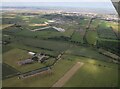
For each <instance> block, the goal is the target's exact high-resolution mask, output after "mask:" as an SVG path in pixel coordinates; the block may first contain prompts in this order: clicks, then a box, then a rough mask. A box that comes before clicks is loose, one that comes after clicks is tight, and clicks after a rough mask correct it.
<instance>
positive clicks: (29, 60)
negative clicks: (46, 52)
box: [18, 59, 33, 65]
mask: <svg viewBox="0 0 120 89" xmlns="http://www.w3.org/2000/svg"><path fill="white" fill-rule="evenodd" d="M31 63H33V60H32V59H26V60H22V61H19V62H18V64H19V65H25V64H31Z"/></svg>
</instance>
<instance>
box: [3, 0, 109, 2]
mask: <svg viewBox="0 0 120 89" xmlns="http://www.w3.org/2000/svg"><path fill="white" fill-rule="evenodd" d="M110 1H111V0H2V2H110Z"/></svg>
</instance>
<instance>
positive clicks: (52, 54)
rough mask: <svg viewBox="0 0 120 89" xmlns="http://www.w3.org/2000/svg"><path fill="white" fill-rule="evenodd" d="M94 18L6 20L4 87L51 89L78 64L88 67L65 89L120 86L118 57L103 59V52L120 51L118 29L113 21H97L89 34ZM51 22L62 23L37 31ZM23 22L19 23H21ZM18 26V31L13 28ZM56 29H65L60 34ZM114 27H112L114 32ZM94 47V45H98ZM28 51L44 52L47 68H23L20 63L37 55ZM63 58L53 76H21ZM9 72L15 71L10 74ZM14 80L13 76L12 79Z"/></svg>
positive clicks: (44, 16)
mask: <svg viewBox="0 0 120 89" xmlns="http://www.w3.org/2000/svg"><path fill="white" fill-rule="evenodd" d="M4 14H5V13H4ZM89 19H91V18H89V17H83V16H67V15H62V14H54V13H52V14H41V13H27V12H25V13H22V12H21V13H16V14H13V15H9V14H8V15H5V16H4V18H3V24H4V28H3V29H2V30H1V31H2V32H3V50H2V53H3V63H4V65H3V69H4V71H3V72H4V74H3V78H4V80H3V87H51V86H52V85H53V84H54V83H56V82H57V81H58V80H59V79H60V78H61V77H62V76H64V75H65V73H67V72H68V70H70V69H71V68H72V67H73V66H74V65H75V64H76V63H77V62H83V63H84V65H83V66H82V67H81V68H80V69H79V70H78V71H77V72H76V73H75V75H73V76H72V77H71V78H70V80H69V81H68V82H67V83H66V84H64V87H116V86H118V64H115V63H113V62H112V60H114V59H112V58H110V57H108V56H105V55H103V54H101V53H100V52H99V51H98V49H99V48H104V49H106V50H107V51H110V52H113V53H115V54H117V53H116V52H119V51H120V49H119V48H118V44H117V42H118V37H117V35H116V34H115V32H114V29H116V26H115V25H114V26H111V25H112V24H113V23H109V22H108V21H104V20H100V19H93V21H92V22H91V23H90V28H89V29H86V27H87V26H88V23H89ZM48 20H56V21H55V22H53V23H50V24H49V25H47V26H51V27H50V28H47V29H45V30H42V31H31V30H34V29H38V28H43V27H46V26H34V25H35V24H44V23H45V22H48V23H49V21H48ZM18 22H19V23H18ZM11 24H14V25H13V26H10V25H11ZM52 26H55V27H58V28H63V29H65V32H58V31H57V30H55V29H54V28H52ZM111 27H112V28H111ZM85 41H86V42H85ZM92 45H94V46H92ZM28 52H35V53H44V54H46V55H48V56H49V58H48V60H47V61H46V62H45V63H39V62H37V61H34V62H33V63H32V64H27V65H23V66H20V65H18V62H19V61H21V60H26V59H28V58H31V57H32V56H30V55H28ZM61 53H63V55H62V57H61V58H60V59H61V60H60V59H59V60H58V61H57V62H56V63H55V65H54V66H52V74H46V75H37V76H33V77H29V78H25V79H18V76H15V75H16V74H17V73H18V72H19V73H25V72H28V71H32V70H35V69H39V68H41V67H45V66H49V65H51V64H53V63H54V62H55V59H57V57H58V55H59V54H61ZM8 70H9V71H8ZM11 75H12V77H11V78H9V77H8V76H11Z"/></svg>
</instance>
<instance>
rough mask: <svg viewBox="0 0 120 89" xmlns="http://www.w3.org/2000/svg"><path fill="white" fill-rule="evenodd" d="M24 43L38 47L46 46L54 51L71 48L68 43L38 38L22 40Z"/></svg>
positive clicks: (45, 47)
mask: <svg viewBox="0 0 120 89" xmlns="http://www.w3.org/2000/svg"><path fill="white" fill-rule="evenodd" d="M20 42H22V44H24V45H27V46H32V47H38V48H44V49H48V50H54V51H60V52H61V51H64V50H66V49H68V48H69V44H68V43H65V42H64V43H62V44H61V42H58V41H49V40H38V39H31V38H30V39H29V38H27V39H24V40H22V39H21V41H20Z"/></svg>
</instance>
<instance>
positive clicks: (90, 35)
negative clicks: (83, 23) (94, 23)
mask: <svg viewBox="0 0 120 89" xmlns="http://www.w3.org/2000/svg"><path fill="white" fill-rule="evenodd" d="M86 39H87V42H88V43H89V44H92V45H96V41H97V32H96V31H87V34H86Z"/></svg>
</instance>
